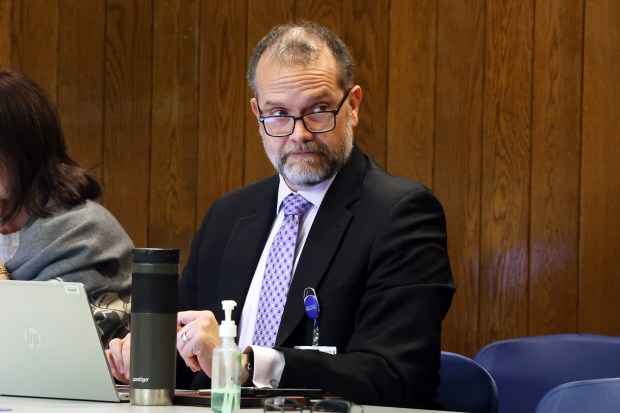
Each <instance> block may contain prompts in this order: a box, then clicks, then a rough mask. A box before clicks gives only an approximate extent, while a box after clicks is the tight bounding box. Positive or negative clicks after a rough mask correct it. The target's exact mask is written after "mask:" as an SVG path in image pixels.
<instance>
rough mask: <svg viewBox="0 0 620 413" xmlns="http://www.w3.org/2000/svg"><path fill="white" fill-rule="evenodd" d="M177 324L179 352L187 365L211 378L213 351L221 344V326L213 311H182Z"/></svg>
mask: <svg viewBox="0 0 620 413" xmlns="http://www.w3.org/2000/svg"><path fill="white" fill-rule="evenodd" d="M177 323H178V325H179V326H180V327H181V328H180V329H179V331H178V333H177V350H178V351H179V354H180V355H181V357H183V360H185V364H187V366H188V367H189V368H190V369H192V371H194V372H196V371H199V370H200V369H202V370H204V371H205V373H207V376H209V377H211V360H212V356H213V349H214V348H215V347H217V345H218V344H219V343H220V336H219V331H220V328H219V325H218V324H217V320H216V319H215V316H214V315H213V313H212V312H211V311H182V312H180V313H179V314H178V318H177Z"/></svg>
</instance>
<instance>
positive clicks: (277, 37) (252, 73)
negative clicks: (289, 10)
mask: <svg viewBox="0 0 620 413" xmlns="http://www.w3.org/2000/svg"><path fill="white" fill-rule="evenodd" d="M324 45H326V46H327V48H328V49H329V50H330V51H331V53H332V55H333V56H334V59H335V60H336V64H337V66H338V79H337V81H338V86H340V87H341V88H342V90H343V91H345V90H349V89H351V88H352V87H353V86H355V79H354V76H353V58H352V57H351V52H349V49H348V47H347V45H346V44H344V42H343V41H342V40H340V38H339V37H338V36H336V35H335V34H334V33H333V32H332V31H331V30H329V29H328V28H326V27H323V26H321V25H319V24H316V23H313V22H310V21H300V22H297V23H286V24H282V25H280V26H275V27H274V28H272V29H271V30H270V31H269V33H267V34H266V35H265V37H263V38H262V39H261V41H260V42H258V44H257V45H256V47H255V48H254V51H253V52H252V56H251V57H250V63H249V66H248V73H247V77H248V83H249V84H250V87H251V88H252V90H253V91H254V95H256V94H257V91H256V83H255V81H256V67H257V66H258V62H259V60H260V58H261V57H262V56H263V54H264V53H265V51H266V50H267V49H270V51H271V53H272V55H273V56H274V57H275V58H276V61H277V62H279V63H282V64H295V63H297V64H308V63H310V62H312V61H314V60H316V59H317V58H318V56H319V54H320V51H321V49H322V46H324Z"/></svg>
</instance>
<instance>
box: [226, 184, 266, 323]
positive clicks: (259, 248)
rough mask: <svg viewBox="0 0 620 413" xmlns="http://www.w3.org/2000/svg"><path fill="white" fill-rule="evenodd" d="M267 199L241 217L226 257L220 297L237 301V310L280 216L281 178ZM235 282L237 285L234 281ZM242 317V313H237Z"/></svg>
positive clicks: (255, 201)
mask: <svg viewBox="0 0 620 413" xmlns="http://www.w3.org/2000/svg"><path fill="white" fill-rule="evenodd" d="M263 193H264V196H261V197H260V198H257V199H255V200H252V201H253V207H252V212H251V213H250V214H248V215H244V216H241V217H239V219H238V220H237V222H236V224H235V226H234V228H233V230H232V233H231V235H230V238H229V240H228V245H227V246H226V249H225V250H224V255H223V257H222V264H221V268H222V270H223V271H222V272H221V274H222V275H221V278H220V282H219V293H218V296H219V297H226V298H227V299H231V300H235V301H236V302H237V308H238V309H242V308H243V306H244V303H245V299H246V296H247V292H248V289H249V287H250V283H251V282H252V277H253V276H254V272H255V271H256V265H257V263H258V260H259V259H260V255H261V253H262V252H263V248H264V246H265V242H267V237H268V236H269V231H270V230H271V226H272V225H273V221H274V219H275V215H276V202H277V193H278V178H277V176H276V177H275V179H273V180H271V181H270V185H269V188H268V190H266V191H263ZM231 280H233V281H231ZM234 313H235V315H236V317H235V318H240V317H241V311H240V310H239V311H235V312H234Z"/></svg>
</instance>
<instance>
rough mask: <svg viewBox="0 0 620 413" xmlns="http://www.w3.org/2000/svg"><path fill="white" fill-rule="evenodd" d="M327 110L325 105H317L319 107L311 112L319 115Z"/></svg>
mask: <svg viewBox="0 0 620 413" xmlns="http://www.w3.org/2000/svg"><path fill="white" fill-rule="evenodd" d="M327 109H328V107H327V105H319V106H317V107H315V108H314V110H313V111H312V112H314V113H321V112H325V111H326V110H327Z"/></svg>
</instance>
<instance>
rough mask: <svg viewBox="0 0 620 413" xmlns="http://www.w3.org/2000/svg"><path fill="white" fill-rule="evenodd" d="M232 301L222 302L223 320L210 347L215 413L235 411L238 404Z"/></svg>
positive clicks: (237, 358)
mask: <svg viewBox="0 0 620 413" xmlns="http://www.w3.org/2000/svg"><path fill="white" fill-rule="evenodd" d="M236 305H237V303H236V302H234V301H232V300H224V301H222V308H223V309H224V314H225V317H224V320H223V321H222V323H221V324H220V338H221V341H220V344H219V345H218V346H217V347H216V348H215V349H214V350H213V365H212V367H213V369H212V374H213V377H212V378H211V409H212V410H213V411H214V412H215V413H234V412H236V411H237V410H239V408H240V403H241V350H239V347H237V345H236V344H235V337H236V336H237V326H236V325H235V322H234V321H232V317H231V315H232V310H233V309H234V308H235V306H236Z"/></svg>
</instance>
